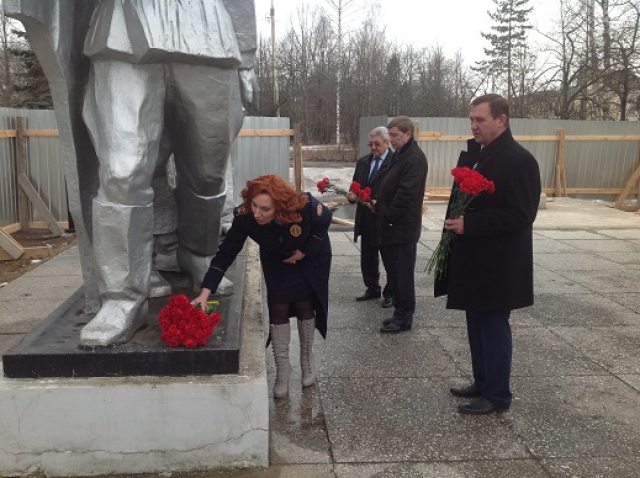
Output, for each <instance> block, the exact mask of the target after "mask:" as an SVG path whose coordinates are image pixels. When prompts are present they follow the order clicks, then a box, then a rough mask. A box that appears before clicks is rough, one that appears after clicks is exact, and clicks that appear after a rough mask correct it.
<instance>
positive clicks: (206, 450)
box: [0, 248, 269, 476]
mask: <svg viewBox="0 0 640 478" xmlns="http://www.w3.org/2000/svg"><path fill="white" fill-rule="evenodd" d="M247 263H248V266H247V277H246V283H245V296H244V297H245V298H244V304H245V305H244V309H243V320H242V325H241V330H240V334H241V343H242V347H241V350H240V367H239V373H238V374H229V375H211V376H187V377H151V376H141V377H112V378H41V379H27V378H22V379H9V378H4V377H3V378H1V379H0V430H1V431H0V474H1V475H3V476H25V475H29V474H36V473H41V474H44V475H46V476H88V475H105V474H116V473H126V474H134V473H160V472H189V471H195V470H205V469H218V468H229V467H237V466H268V459H269V456H268V443H269V407H268V387H267V379H266V367H265V362H264V331H263V325H262V322H261V316H260V310H261V309H260V307H261V300H260V299H261V292H260V281H261V275H260V271H259V262H258V260H257V254H256V252H255V251H253V253H252V252H251V248H250V251H249V252H248V258H247Z"/></svg>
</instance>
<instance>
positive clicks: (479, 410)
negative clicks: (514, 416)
mask: <svg viewBox="0 0 640 478" xmlns="http://www.w3.org/2000/svg"><path fill="white" fill-rule="evenodd" d="M504 410H508V409H507V408H500V407H498V406H496V405H494V404H493V403H491V402H490V401H489V400H487V399H486V398H484V397H480V398H476V399H475V400H471V401H470V402H469V403H461V404H460V405H458V411H459V412H460V413H464V414H466V415H488V414H489V413H493V412H500V411H504Z"/></svg>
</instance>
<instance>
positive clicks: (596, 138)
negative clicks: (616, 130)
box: [566, 134, 640, 141]
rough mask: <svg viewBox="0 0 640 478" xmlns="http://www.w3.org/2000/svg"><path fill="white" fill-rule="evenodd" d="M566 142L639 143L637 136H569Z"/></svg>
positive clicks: (639, 137) (639, 139) (639, 138)
mask: <svg viewBox="0 0 640 478" xmlns="http://www.w3.org/2000/svg"><path fill="white" fill-rule="evenodd" d="M566 139H567V141H640V136H639V135H628V134H625V135H620V136H613V135H588V136H587V135H585V136H576V135H570V136H567V138H566Z"/></svg>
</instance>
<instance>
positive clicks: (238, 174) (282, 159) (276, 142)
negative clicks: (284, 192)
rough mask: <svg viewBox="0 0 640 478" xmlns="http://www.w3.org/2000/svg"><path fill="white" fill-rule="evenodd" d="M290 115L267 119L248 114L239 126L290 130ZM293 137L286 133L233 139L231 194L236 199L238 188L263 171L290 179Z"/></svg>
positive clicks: (239, 189) (241, 187) (243, 127)
mask: <svg viewBox="0 0 640 478" xmlns="http://www.w3.org/2000/svg"><path fill="white" fill-rule="evenodd" d="M290 128H291V126H290V120H289V118H267V117H257V116H247V117H246V118H245V119H244V122H243V124H242V129H245V130H253V129H267V130H282V129H290ZM291 142H292V138H291V137H289V136H266V137H264V136H260V137H247V136H240V137H238V139H237V140H236V143H237V155H236V154H233V153H232V163H233V165H234V169H235V172H234V181H233V188H234V195H235V199H236V200H237V199H238V195H239V194H240V191H242V189H243V188H244V187H245V185H246V184H247V181H248V180H250V179H253V178H255V177H258V176H261V175H263V174H277V175H278V176H281V177H282V178H284V179H285V180H287V181H290V178H289V163H290V156H291V155H290V152H289V147H290V145H291Z"/></svg>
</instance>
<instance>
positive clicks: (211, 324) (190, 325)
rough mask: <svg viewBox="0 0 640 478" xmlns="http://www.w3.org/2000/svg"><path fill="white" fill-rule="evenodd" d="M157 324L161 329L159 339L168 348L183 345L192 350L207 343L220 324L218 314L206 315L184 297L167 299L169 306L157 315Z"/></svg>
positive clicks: (175, 296) (177, 296)
mask: <svg viewBox="0 0 640 478" xmlns="http://www.w3.org/2000/svg"><path fill="white" fill-rule="evenodd" d="M158 322H159V323H160V328H161V329H162V334H161V335H160V338H161V339H162V340H163V341H164V342H166V343H168V344H169V347H178V346H180V345H184V346H185V347H187V348H194V347H197V346H198V345H205V344H206V343H207V341H208V340H209V337H210V336H211V334H212V333H213V329H214V328H215V326H216V325H218V322H220V314H219V313H218V312H214V313H212V314H209V315H207V313H206V312H205V311H203V310H202V309H200V308H196V307H194V306H192V305H191V302H190V301H189V299H188V298H187V296H186V295H173V296H171V297H169V305H167V306H165V307H164V308H163V309H162V310H161V311H160V313H159V314H158Z"/></svg>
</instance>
